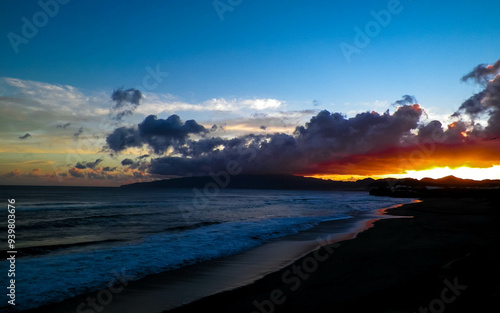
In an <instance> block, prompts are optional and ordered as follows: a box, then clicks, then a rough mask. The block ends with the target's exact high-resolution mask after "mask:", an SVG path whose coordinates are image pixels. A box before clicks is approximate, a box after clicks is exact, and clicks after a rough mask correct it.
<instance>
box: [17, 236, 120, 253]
mask: <svg viewBox="0 0 500 313" xmlns="http://www.w3.org/2000/svg"><path fill="white" fill-rule="evenodd" d="M123 241H124V240H120V239H106V240H93V241H84V242H75V243H68V244H57V245H45V246H32V247H24V248H18V249H17V255H18V257H28V256H29V257H31V256H39V255H44V254H49V253H51V252H55V251H60V250H65V249H69V248H76V247H86V246H92V245H99V244H105V243H118V242H123Z"/></svg>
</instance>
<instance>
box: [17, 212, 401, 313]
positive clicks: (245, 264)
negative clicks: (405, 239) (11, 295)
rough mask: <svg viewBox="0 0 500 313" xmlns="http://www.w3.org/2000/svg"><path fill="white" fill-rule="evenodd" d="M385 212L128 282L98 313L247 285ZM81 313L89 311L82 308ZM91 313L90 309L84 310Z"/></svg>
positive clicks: (161, 305)
mask: <svg viewBox="0 0 500 313" xmlns="http://www.w3.org/2000/svg"><path fill="white" fill-rule="evenodd" d="M398 206H399V205H398ZM387 209H389V208H383V209H378V210H374V211H372V212H371V213H364V214H360V215H359V216H356V217H354V218H349V219H339V220H332V221H325V222H322V223H320V224H318V225H316V226H314V227H312V228H311V229H308V230H306V231H303V232H299V233H297V234H293V235H288V236H285V237H280V238H276V239H273V240H270V241H269V242H267V243H265V244H263V245H261V246H258V247H254V248H252V249H250V250H247V251H243V252H241V253H238V254H236V255H231V256H226V257H222V258H219V259H214V260H209V261H204V262H201V263H198V264H194V265H189V266H186V267H183V268H180V269H176V270H172V271H166V272H161V273H157V274H152V275H148V276H146V277H143V278H140V279H138V280H135V281H130V282H127V286H126V287H125V288H124V289H123V292H120V293H118V294H114V295H113V301H111V303H110V304H109V305H106V306H105V307H103V310H102V311H100V312H102V313H113V312H138V311H140V312H165V311H167V310H173V309H176V308H178V307H182V306H183V305H189V304H190V303H192V302H196V301H199V300H202V299H204V298H207V297H210V296H213V295H216V294H220V293H222V292H228V291H229V292H230V291H231V290H235V289H238V288H242V287H245V286H247V285H251V284H253V283H255V282H256V281H258V280H260V279H262V278H264V277H265V276H267V275H271V274H272V273H275V272H277V271H279V270H282V269H283V268H286V267H287V266H289V265H291V264H292V263H293V262H295V261H297V260H299V259H300V258H302V257H304V256H306V255H307V254H309V253H311V252H313V251H316V250H318V249H319V248H320V247H321V246H324V245H329V244H334V243H337V242H341V241H345V240H349V239H352V238H355V237H356V236H357V235H358V234H359V233H361V232H363V231H366V230H367V229H369V228H371V227H373V224H374V222H375V221H376V220H379V219H384V218H391V216H387V215H384V212H385V211H386V210H387ZM97 294H98V292H97V291H96V292H89V293H85V294H80V295H77V296H75V297H73V298H69V299H66V300H63V301H61V302H58V303H53V304H48V305H44V306H41V307H38V308H33V309H28V310H24V311H21V312H26V313H38V312H47V311H50V312H53V313H63V312H75V310H76V309H77V308H78V307H79V305H81V303H87V302H88V298H89V297H90V298H95V297H96V295H97ZM83 308H89V307H88V306H82V309H83ZM90 311H92V310H88V312H90ZM81 312H86V311H85V310H82V311H81Z"/></svg>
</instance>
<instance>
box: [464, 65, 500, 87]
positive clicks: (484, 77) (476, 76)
mask: <svg viewBox="0 0 500 313" xmlns="http://www.w3.org/2000/svg"><path fill="white" fill-rule="evenodd" d="M499 71H500V60H498V61H496V62H495V63H494V64H492V65H487V64H479V65H478V66H476V67H475V68H474V69H473V70H472V71H471V72H470V73H468V74H466V75H464V76H463V77H462V81H464V82H465V81H468V80H471V79H472V80H474V81H475V82H477V83H486V82H487V81H488V80H491V79H492V78H493V77H494V76H495V75H496V74H497V73H498V72H499Z"/></svg>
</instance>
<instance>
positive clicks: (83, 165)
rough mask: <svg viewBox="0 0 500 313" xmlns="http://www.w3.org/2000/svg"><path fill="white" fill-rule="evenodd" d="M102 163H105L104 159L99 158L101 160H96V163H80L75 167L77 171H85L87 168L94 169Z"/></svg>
mask: <svg viewBox="0 0 500 313" xmlns="http://www.w3.org/2000/svg"><path fill="white" fill-rule="evenodd" d="M102 161H103V159H101V158H99V159H97V160H95V161H94V162H78V163H76V165H75V166H74V167H75V168H77V169H80V170H84V169H86V168H90V169H94V168H96V166H97V165H99V163H101V162H102Z"/></svg>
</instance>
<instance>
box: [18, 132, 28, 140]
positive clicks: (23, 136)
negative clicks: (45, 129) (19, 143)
mask: <svg viewBox="0 0 500 313" xmlns="http://www.w3.org/2000/svg"><path fill="white" fill-rule="evenodd" d="M28 137H31V135H30V134H29V133H26V134H24V135H22V136H21V137H18V138H19V139H21V140H24V139H26V138H28Z"/></svg>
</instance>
